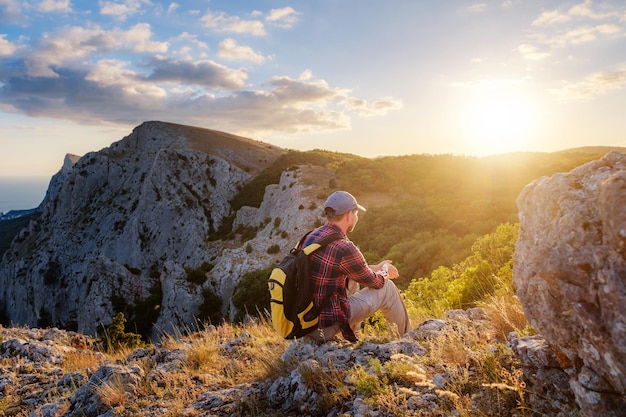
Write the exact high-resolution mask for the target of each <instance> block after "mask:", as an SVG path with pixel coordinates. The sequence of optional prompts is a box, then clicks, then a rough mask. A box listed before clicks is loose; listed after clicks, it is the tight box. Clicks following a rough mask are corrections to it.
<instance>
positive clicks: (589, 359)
mask: <svg viewBox="0 0 626 417" xmlns="http://www.w3.org/2000/svg"><path fill="white" fill-rule="evenodd" d="M517 205H518V208H519V220H520V229H519V240H518V242H517V244H516V248H515V255H514V256H515V258H514V271H513V282H514V284H515V286H516V288H517V295H518V297H519V299H520V301H521V302H522V305H523V307H524V312H525V314H526V316H527V317H528V319H529V321H530V323H531V324H532V325H533V327H534V328H535V329H536V330H537V331H538V333H539V334H540V335H541V336H542V337H543V338H545V340H546V341H547V343H549V344H550V345H552V346H554V347H555V348H556V350H557V351H558V354H559V355H560V356H561V358H560V363H562V364H563V367H564V369H565V371H566V372H567V373H568V374H569V375H570V385H571V386H572V389H573V391H574V393H575V396H576V401H577V402H578V404H579V405H580V408H581V412H582V413H583V414H584V415H586V416H596V415H603V416H618V415H623V412H624V411H623V410H624V409H625V408H626V259H625V254H626V251H625V248H626V155H624V154H621V153H618V152H611V153H609V154H607V155H605V156H604V157H603V158H602V159H600V160H597V161H592V162H589V163H587V164H584V165H582V166H580V167H578V168H575V169H574V170H572V171H570V172H566V173H558V174H555V175H553V176H552V177H543V178H540V179H538V180H536V181H534V182H532V183H531V184H529V185H527V186H526V187H525V188H524V190H523V191H522V192H521V194H520V195H519V197H518V199H517Z"/></svg>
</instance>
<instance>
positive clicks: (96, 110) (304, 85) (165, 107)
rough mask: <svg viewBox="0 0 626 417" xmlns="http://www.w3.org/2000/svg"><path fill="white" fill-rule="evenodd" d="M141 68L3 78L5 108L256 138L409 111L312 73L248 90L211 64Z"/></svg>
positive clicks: (103, 66) (119, 64)
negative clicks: (184, 126)
mask: <svg viewBox="0 0 626 417" xmlns="http://www.w3.org/2000/svg"><path fill="white" fill-rule="evenodd" d="M141 68H142V69H143V70H144V71H145V73H139V72H138V70H137V69H135V68H133V67H132V66H131V64H130V63H128V62H124V61H121V60H116V59H103V60H100V61H98V62H97V63H96V64H95V65H93V67H91V68H89V69H88V70H85V69H81V68H57V69H56V72H57V74H58V76H57V77H56V78H46V77H30V76H26V75H24V74H14V76H12V77H9V76H6V77H3V78H0V85H1V87H0V105H5V106H7V107H9V108H12V109H13V110H14V111H17V112H21V113H24V114H27V115H30V116H35V117H37V116H45V117H53V118H60V119H66V120H74V121H76V122H77V123H96V124H101V123H103V122H108V123H115V124H120V125H128V126H133V125H137V124H138V123H141V122H142V121H145V120H168V121H172V122H177V123H183V124H192V125H198V126H206V127H209V128H214V129H218V130H225V131H229V132H233V133H235V134H243V133H246V134H250V135H253V136H260V135H263V134H268V133H272V132H309V131H320V130H336V129H347V128H349V127H350V123H351V119H350V116H349V114H351V113H353V114H355V115H357V116H372V115H376V114H384V113H385V112H387V111H389V110H391V109H396V108H399V107H400V106H401V104H400V103H399V102H398V101H396V100H394V99H392V98H382V99H377V100H373V101H371V102H368V101H367V100H365V99H361V98H358V97H354V96H353V95H351V93H350V91H349V90H347V89H343V88H337V87H332V86H330V85H329V84H328V83H327V82H326V81H324V80H318V79H315V78H314V77H313V74H312V73H311V72H310V71H305V72H303V73H302V74H301V75H300V77H299V78H297V79H295V78H291V77H288V76H277V77H272V78H270V79H269V80H268V81H267V82H266V83H264V84H262V87H261V88H253V89H247V90H244V89H243V85H244V84H245V82H246V79H247V74H246V73H245V72H244V71H241V70H235V69H229V68H226V67H223V66H220V65H218V64H216V63H214V62H211V61H197V62H187V61H177V60H173V59H165V58H158V59H154V60H151V61H148V62H146V63H144V66H143V67H141ZM233 87H239V88H238V89H233V90H230V89H229V88H233Z"/></svg>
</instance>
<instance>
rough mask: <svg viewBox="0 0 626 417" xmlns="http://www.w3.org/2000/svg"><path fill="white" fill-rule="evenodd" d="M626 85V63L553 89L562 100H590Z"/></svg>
mask: <svg viewBox="0 0 626 417" xmlns="http://www.w3.org/2000/svg"><path fill="white" fill-rule="evenodd" d="M624 85H626V64H623V65H621V66H619V67H618V68H617V69H615V70H613V71H607V72H598V73H595V74H592V75H590V76H588V77H587V78H585V79H584V80H582V81H580V82H577V83H565V84H564V86H563V87H562V88H560V89H557V90H553V91H552V92H553V93H555V94H556V96H557V97H558V99H559V100H560V101H564V102H571V101H575V100H590V99H593V98H595V97H597V96H600V95H604V94H608V93H609V92H611V91H614V90H619V89H621V88H622V87H624Z"/></svg>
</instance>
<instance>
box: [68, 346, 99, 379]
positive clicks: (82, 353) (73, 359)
mask: <svg viewBox="0 0 626 417" xmlns="http://www.w3.org/2000/svg"><path fill="white" fill-rule="evenodd" d="M105 359H106V357H105V356H103V355H101V354H99V353H97V352H92V351H90V350H76V351H73V352H69V353H67V354H66V355H65V360H64V361H63V364H62V365H61V369H62V370H63V373H64V374H65V373H68V372H80V371H85V370H86V371H87V372H89V373H91V372H94V371H95V370H96V369H97V368H98V366H99V365H100V364H101V363H102V362H103V361H104V360H105Z"/></svg>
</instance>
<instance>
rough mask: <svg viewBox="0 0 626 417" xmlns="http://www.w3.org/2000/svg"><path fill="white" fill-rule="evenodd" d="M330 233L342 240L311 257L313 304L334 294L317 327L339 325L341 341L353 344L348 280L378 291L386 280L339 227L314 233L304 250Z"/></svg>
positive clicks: (331, 227)
mask: <svg viewBox="0 0 626 417" xmlns="http://www.w3.org/2000/svg"><path fill="white" fill-rule="evenodd" d="M333 233H339V234H342V235H343V236H344V239H343V240H336V241H334V242H332V243H330V244H328V245H327V246H325V247H323V248H320V249H318V250H317V251H315V252H313V254H312V255H311V275H312V279H313V283H314V285H315V303H316V304H317V305H320V304H321V303H322V301H323V300H324V297H325V296H326V295H327V294H329V293H334V294H333V296H332V297H331V299H330V304H329V305H328V307H326V308H325V309H323V310H322V312H321V313H320V322H319V327H320V328H324V327H329V326H332V325H333V324H335V323H338V324H339V326H340V328H341V333H342V335H343V337H344V338H345V339H346V340H349V341H351V342H356V340H357V338H356V336H355V334H354V332H353V331H352V329H351V328H350V325H349V318H350V304H349V303H348V295H347V293H346V284H347V279H351V280H353V281H356V282H358V283H359V284H362V285H364V286H366V287H372V288H381V287H382V286H383V285H385V279H384V278H383V277H382V276H381V275H379V274H376V273H374V272H373V271H372V269H371V268H370V267H369V265H368V264H367V262H366V261H365V258H364V257H363V254H362V253H361V251H360V250H359V248H357V247H356V246H355V245H354V243H352V242H351V241H350V240H348V238H347V237H346V236H345V234H343V233H342V232H341V229H340V228H339V227H338V226H336V225H334V224H332V223H330V222H328V223H326V224H324V225H323V226H320V227H318V228H317V229H315V230H313V231H312V232H311V233H310V234H309V235H308V236H307V238H306V239H305V241H304V246H307V245H310V244H311V243H315V242H318V241H319V240H321V239H322V238H324V237H326V236H328V235H331V234H333Z"/></svg>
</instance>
